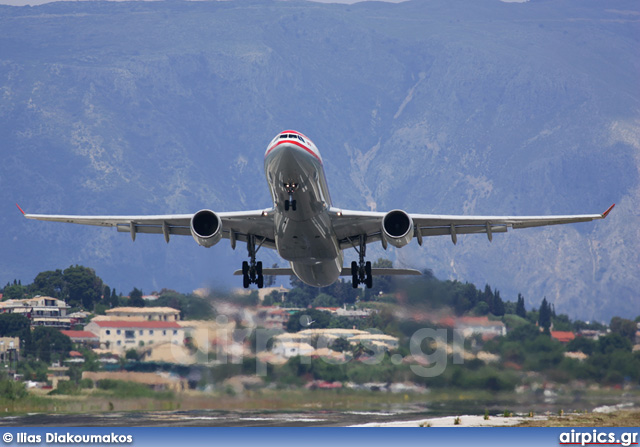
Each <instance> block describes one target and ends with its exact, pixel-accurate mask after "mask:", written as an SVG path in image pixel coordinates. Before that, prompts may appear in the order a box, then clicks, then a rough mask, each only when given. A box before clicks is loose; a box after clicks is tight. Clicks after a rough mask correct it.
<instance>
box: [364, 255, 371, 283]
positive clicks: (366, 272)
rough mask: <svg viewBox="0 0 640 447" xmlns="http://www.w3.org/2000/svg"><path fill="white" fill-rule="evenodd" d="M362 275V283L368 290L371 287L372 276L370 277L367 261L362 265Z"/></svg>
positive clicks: (368, 262) (369, 265)
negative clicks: (363, 276)
mask: <svg viewBox="0 0 640 447" xmlns="http://www.w3.org/2000/svg"><path fill="white" fill-rule="evenodd" d="M364 275H365V280H364V283H365V284H366V285H367V289H370V288H371V286H373V275H371V262H370V261H367V263H366V264H365V265H364Z"/></svg>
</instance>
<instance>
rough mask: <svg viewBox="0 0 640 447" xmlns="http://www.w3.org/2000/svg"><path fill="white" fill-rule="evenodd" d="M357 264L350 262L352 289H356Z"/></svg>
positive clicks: (357, 282)
mask: <svg viewBox="0 0 640 447" xmlns="http://www.w3.org/2000/svg"><path fill="white" fill-rule="evenodd" d="M359 283H360V281H358V263H357V262H356V261H352V262H351V285H352V286H353V288H354V289H357V288H358V284H359Z"/></svg>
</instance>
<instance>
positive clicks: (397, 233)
mask: <svg viewBox="0 0 640 447" xmlns="http://www.w3.org/2000/svg"><path fill="white" fill-rule="evenodd" d="M411 239H413V220H412V219H411V217H410V216H409V215H408V214H407V213H405V212H404V211H402V210H393V211H389V212H388V213H387V214H386V215H385V216H384V218H383V219H382V244H383V246H384V247H385V248H386V247H387V244H391V245H393V246H394V247H398V248H399V247H404V246H405V245H407V244H408V243H409V242H411Z"/></svg>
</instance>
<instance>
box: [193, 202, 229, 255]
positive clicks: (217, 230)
mask: <svg viewBox="0 0 640 447" xmlns="http://www.w3.org/2000/svg"><path fill="white" fill-rule="evenodd" d="M191 235H192V236H193V238H194V239H195V240H196V242H197V243H198V245H202V246H203V247H212V246H213V245H215V244H217V243H218V242H219V241H220V239H221V238H222V221H221V220H220V217H219V216H218V215H217V214H216V213H214V212H213V211H211V210H200V211H198V212H197V213H195V214H194V215H193V217H192V218H191Z"/></svg>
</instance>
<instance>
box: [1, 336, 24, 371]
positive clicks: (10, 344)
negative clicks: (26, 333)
mask: <svg viewBox="0 0 640 447" xmlns="http://www.w3.org/2000/svg"><path fill="white" fill-rule="evenodd" d="M19 358H20V339H19V338H18V337H0V367H2V368H4V366H5V365H7V367H11V366H15V365H16V364H17V363H18V359H19Z"/></svg>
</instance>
